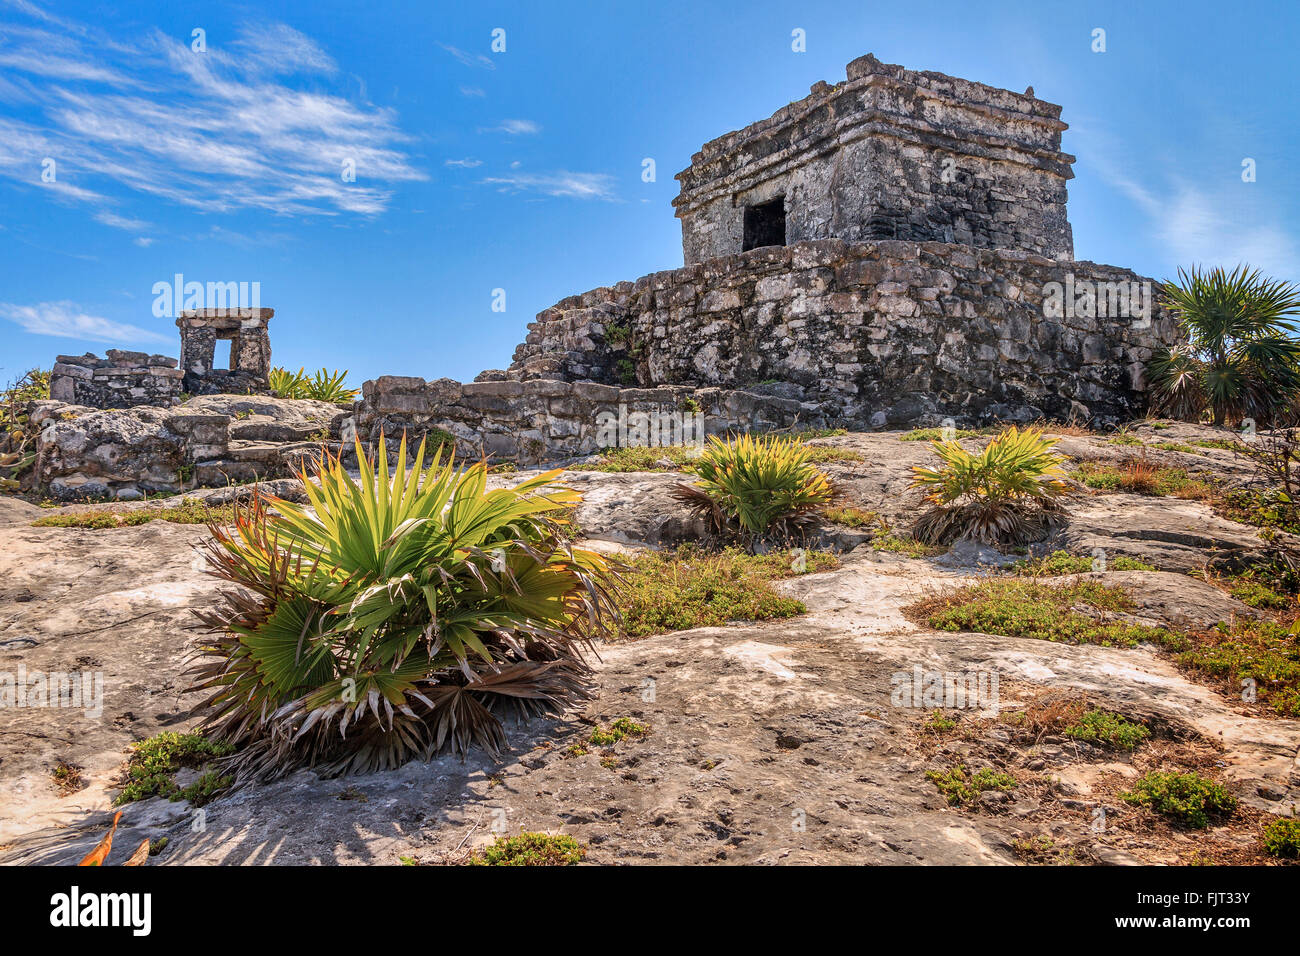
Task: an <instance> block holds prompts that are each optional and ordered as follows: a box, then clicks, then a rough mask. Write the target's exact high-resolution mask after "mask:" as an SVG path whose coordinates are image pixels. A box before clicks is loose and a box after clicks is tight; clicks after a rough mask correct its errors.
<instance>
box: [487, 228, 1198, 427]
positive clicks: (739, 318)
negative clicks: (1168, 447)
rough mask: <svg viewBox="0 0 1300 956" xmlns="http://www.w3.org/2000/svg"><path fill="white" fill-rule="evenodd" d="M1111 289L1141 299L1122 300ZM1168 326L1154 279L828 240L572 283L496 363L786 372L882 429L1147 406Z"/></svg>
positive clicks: (1106, 416) (852, 416)
mask: <svg viewBox="0 0 1300 956" xmlns="http://www.w3.org/2000/svg"><path fill="white" fill-rule="evenodd" d="M1054 283H1055V284H1057V285H1053V284H1054ZM1057 286H1059V288H1060V290H1061V292H1062V293H1063V294H1064V293H1065V292H1066V290H1067V289H1068V290H1069V291H1070V292H1072V293H1073V299H1072V302H1071V305H1072V306H1073V307H1072V308H1070V309H1068V310H1067V309H1060V310H1058V309H1054V308H1053V305H1054V301H1053V292H1054V291H1055V290H1056V288H1057ZM1085 291H1088V292H1089V294H1090V295H1091V306H1089V305H1088V300H1086V299H1085V296H1084V293H1085ZM1120 291H1123V292H1126V293H1128V292H1134V291H1135V292H1136V296H1134V297H1132V298H1129V297H1128V296H1125V298H1126V299H1128V301H1121V299H1120V296H1119V295H1118V293H1119V292H1120ZM1056 311H1060V312H1062V313H1065V314H1061V315H1055V314H1052V313H1054V312H1056ZM1175 338H1176V330H1175V323H1174V322H1173V320H1172V319H1171V317H1170V316H1169V314H1168V313H1167V312H1166V311H1165V310H1163V309H1162V308H1161V307H1160V306H1159V304H1158V303H1157V302H1156V301H1155V297H1154V289H1153V284H1152V283H1151V280H1148V279H1144V278H1143V277H1141V276H1138V275H1136V274H1135V273H1133V272H1130V271H1128V270H1126V269H1117V268H1114V267H1111V266H1103V265H1097V264H1096V263H1092V262H1068V263H1066V262H1060V261H1057V260H1054V259H1048V258H1046V257H1043V256H1038V255H1033V254H1030V253H1025V252H1019V251H1015V250H991V249H976V248H972V247H970V246H964V245H957V244H948V243H937V242H927V243H911V242H901V241H883V242H864V243H851V242H844V241H842V240H838V239H826V240H816V241H810V242H801V243H796V244H795V245H792V246H787V247H770V248H764V249H756V250H754V251H751V252H747V253H743V254H741V255H736V256H722V257H719V258H716V259H710V260H709V261H707V262H704V263H701V264H698V265H693V266H687V267H685V268H682V269H673V270H670V271H667V272H657V273H654V274H652V275H648V276H644V277H642V278H641V279H638V280H637V281H636V282H622V283H619V284H617V285H614V286H610V287H605V288H600V289H593V290H592V291H590V292H587V293H584V294H582V295H580V296H572V297H570V298H568V299H565V300H563V301H562V302H559V303H558V304H556V305H555V306H553V307H552V308H550V309H547V310H546V311H545V312H542V313H541V314H540V315H538V317H537V321H535V322H533V323H531V324H530V325H529V332H528V338H527V340H526V341H525V342H524V343H523V344H522V345H520V346H519V347H518V348H517V349H516V350H515V356H514V362H513V364H512V365H511V366H510V369H509V370H507V371H506V372H505V373H504V374H505V375H506V376H507V377H509V378H514V379H518V380H521V381H527V380H529V379H534V378H546V379H554V378H559V379H570V380H582V379H590V380H593V381H597V382H604V383H607V384H611V385H613V384H636V385H640V386H646V387H649V386H660V385H672V386H678V385H688V384H697V385H710V386H717V387H721V388H732V389H736V388H739V389H744V388H747V387H752V386H754V385H755V384H758V383H763V382H773V381H776V382H784V383H790V384H791V385H792V387H793V388H794V392H792V394H795V395H797V396H798V397H799V398H800V399H801V400H803V401H807V402H815V403H818V404H820V405H822V406H823V407H824V409H825V411H826V414H827V416H828V417H830V418H832V419H834V420H836V421H841V422H845V423H856V424H859V425H870V426H876V427H879V426H883V425H890V426H900V425H909V424H918V423H919V424H933V423H935V422H938V421H940V420H942V419H943V418H948V417H951V418H954V419H956V420H958V421H961V422H970V423H983V422H988V421H993V420H1033V419H1037V418H1042V417H1051V418H1058V419H1062V420H1069V419H1075V420H1079V421H1083V420H1089V419H1091V420H1094V421H1096V422H1097V423H1098V424H1104V423H1107V422H1111V423H1113V422H1118V421H1127V420H1128V419H1131V418H1133V417H1135V416H1137V415H1140V414H1141V413H1142V412H1143V410H1144V408H1143V403H1144V396H1143V387H1144V383H1143V380H1142V369H1143V365H1144V363H1145V362H1146V361H1147V360H1148V359H1149V358H1150V357H1151V354H1152V348H1153V346H1154V345H1155V344H1156V343H1160V342H1165V343H1168V342H1172V341H1173V340H1174V339H1175ZM488 377H492V376H491V374H490V373H489V375H488Z"/></svg>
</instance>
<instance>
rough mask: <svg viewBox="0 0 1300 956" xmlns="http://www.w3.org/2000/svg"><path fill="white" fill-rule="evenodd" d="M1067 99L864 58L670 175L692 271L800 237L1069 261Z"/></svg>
mask: <svg viewBox="0 0 1300 956" xmlns="http://www.w3.org/2000/svg"><path fill="white" fill-rule="evenodd" d="M1060 117H1061V107H1059V106H1056V105H1054V104H1052V103H1045V102H1043V101H1042V100H1040V99H1037V98H1036V97H1034V96H1033V93H1032V91H1027V92H1025V93H1024V94H1020V93H1012V92H1010V91H1009V90H999V89H996V88H994V87H991V86H985V85H984V84H983V83H972V82H970V81H968V80H960V79H957V78H955V77H951V76H945V75H944V74H942V73H929V72H917V71H914V70H907V69H904V68H903V67H901V66H896V65H893V64H888V63H881V62H880V61H879V60H877V59H876V58H875V57H873V56H871V55H870V54H868V55H867V56H864V57H860V58H859V59H857V60H854V61H853V62H852V63H850V64H849V65H848V69H847V79H846V80H845V81H844V82H840V83H837V84H835V85H834V86H831V85H830V84H828V83H825V82H819V83H817V84H816V85H815V86H813V88H812V92H811V94H810V95H809V96H807V97H805V98H804V99H802V100H799V101H798V102H796V103H791V104H790V105H788V106H786V107H783V108H782V109H780V110H778V111H777V112H776V113H774V114H773V115H772V116H771V117H769V118H768V119H765V120H762V121H760V122H757V123H754V124H753V125H751V126H747V127H745V128H744V129H742V130H739V131H737V132H733V133H728V134H727V135H725V136H721V137H719V138H717V139H715V140H713V141H711V142H709V143H706V144H705V145H704V147H703V149H702V150H701V151H700V152H698V153H696V154H695V155H694V156H693V157H692V159H691V165H690V167H689V168H688V169H686V170H683V171H682V172H680V173H678V174H677V179H678V181H680V183H681V194H680V195H679V196H678V197H677V198H676V199H675V200H674V201H673V205H674V206H675V207H676V209H677V216H678V217H679V218H680V219H681V221H682V247H683V250H684V253H685V259H686V265H688V266H690V265H694V264H696V263H698V262H703V261H705V260H706V259H712V258H716V257H718V256H730V255H735V254H737V253H739V252H745V251H747V250H749V249H754V248H758V247H760V246H771V245H786V244H788V243H794V242H800V241H803V240H806V239H828V238H839V239H847V240H850V241H861V240H868V239H907V240H912V241H918V242H931V241H932V242H946V243H960V244H962V245H968V246H975V247H977V248H982V249H1018V250H1021V251H1024V252H1032V253H1035V254H1037V255H1041V256H1046V257H1048V258H1052V259H1072V258H1073V257H1074V242H1073V238H1072V235H1071V231H1070V224H1069V221H1068V220H1067V219H1066V212H1065V200H1066V181H1067V180H1069V179H1070V178H1071V177H1072V176H1073V175H1074V174H1073V172H1072V171H1071V169H1070V166H1071V164H1072V163H1073V162H1074V157H1073V156H1070V155H1069V154H1067V153H1063V152H1061V131H1062V130H1064V129H1065V128H1066V124H1065V123H1062V122H1061V118H1060Z"/></svg>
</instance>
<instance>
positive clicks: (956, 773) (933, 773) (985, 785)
mask: <svg viewBox="0 0 1300 956" xmlns="http://www.w3.org/2000/svg"><path fill="white" fill-rule="evenodd" d="M925 778H926V779H927V780H931V781H933V782H934V785H935V786H936V787H938V788H939V792H940V793H942V794H943V795H944V796H945V797H946V798H947V800H948V803H949V804H951V805H952V806H959V805H961V804H963V803H969V802H970V801H971V800H974V799H975V798H976V797H978V796H979V795H980V794H981V793H983V792H984V791H985V790H1001V791H1003V792H1007V791H1010V790H1014V789H1015V788H1016V778H1015V777H1013V776H1011V775H1010V774H1008V773H1003V772H1001V771H999V770H994V769H993V768H992V767H984V768H983V769H981V770H977V771H975V773H974V774H971V772H970V771H969V770H967V769H966V765H965V764H961V763H958V764H954V765H953V766H951V767H949V768H948V769H947V770H946V771H942V772H940V771H938V770H927V771H926V772H925Z"/></svg>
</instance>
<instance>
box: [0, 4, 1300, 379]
mask: <svg viewBox="0 0 1300 956" xmlns="http://www.w3.org/2000/svg"><path fill="white" fill-rule="evenodd" d="M1098 28H1100V29H1102V30H1105V41H1106V51H1105V52H1104V53H1099V52H1094V51H1093V50H1092V46H1093V31H1094V30H1096V29H1098ZM196 29H200V30H202V31H203V39H204V41H205V42H204V45H205V49H204V50H203V51H201V52H199V51H195V50H194V49H193V48H192V47H193V45H194V36H195V35H194V30H196ZM495 29H501V30H504V31H505V51H504V52H493V51H492V49H491V44H492V32H493V30H495ZM795 29H802V30H803V31H805V34H806V38H807V39H806V51H805V52H794V51H793V50H792V49H791V32H792V30H795ZM1297 46H1300V4H1297V3H1294V2H1290V0H1288V2H1276V3H1268V4H1265V3H1249V2H1245V3H1237V4H1232V5H1228V4H1222V3H1209V2H1169V3H1153V2H1144V3H1133V2H1131V0H1130V2H1123V3H1088V2H1078V3H1044V2H1034V3H1005V4H998V3H971V2H966V0H962V2H934V3H926V2H913V3H907V4H899V3H880V2H864V0H857V2H837V3H831V2H797V3H775V2H763V0H756V2H747V3H743V4H740V3H732V4H722V3H704V2H662V0H661V2H656V3H651V4H647V3H622V2H607V3H565V2H558V0H547V2H545V3H525V2H517V3H513V4H492V3H485V4H465V3H456V4H451V3H433V2H430V0H420V2H410V3H406V2H373V3H369V4H356V3H354V2H350V0H349V2H342V0H315V2H311V3H277V2H261V3H257V4H246V5H245V4H220V3H193V4H177V3H133V2H129V0H122V2H116V3H113V4H105V3H101V2H94V3H91V2H76V0H70V2H60V3H53V2H40V0H0V382H2V381H8V380H9V379H12V378H15V377H16V376H17V375H18V374H20V373H21V372H22V371H23V370H24V369H26V368H29V367H32V366H38V365H39V366H43V367H48V366H49V365H50V363H51V362H52V360H53V357H54V355H55V354H57V353H80V352H83V351H87V350H90V351H96V352H99V353H100V354H102V353H103V350H104V349H105V348H108V347H112V346H114V345H116V346H119V347H123V348H138V349H144V350H147V351H160V352H164V353H166V354H170V355H175V354H176V352H177V348H178V339H177V336H176V330H175V327H174V325H173V321H172V319H170V318H167V317H162V318H159V317H155V316H154V314H153V310H152V304H153V298H154V296H153V291H152V290H153V286H154V284H155V283H157V282H160V281H168V282H169V281H171V280H172V277H173V276H174V275H175V274H176V273H182V274H183V275H184V276H185V277H186V279H187V280H198V281H202V282H207V281H221V282H225V281H244V282H259V283H260V287H261V304H262V305H264V306H271V307H274V308H275V309H276V317H275V319H274V320H273V322H272V324H271V338H272V346H273V349H274V356H275V360H276V361H277V363H278V364H284V365H290V366H293V367H295V368H296V367H297V366H299V365H305V366H308V367H309V368H316V367H321V366H329V367H331V368H348V369H350V370H351V375H350V379H351V380H352V381H353V383H354V384H360V382H361V381H362V380H363V379H365V378H372V377H374V376H376V375H380V374H385V373H388V374H403V375H421V376H424V377H426V378H435V377H439V376H449V377H452V378H459V379H470V378H472V377H473V376H474V375H475V374H476V373H478V372H479V371H480V370H482V369H484V368H503V367H505V366H506V365H507V364H508V363H509V361H510V355H511V351H512V350H513V348H514V346H515V344H516V343H517V342H519V341H520V340H521V339H522V337H523V335H524V332H525V325H526V323H527V322H529V321H530V320H531V319H532V318H533V316H534V314H535V313H537V312H539V311H541V310H542V309H544V308H546V307H547V306H549V305H551V304H553V303H554V302H556V301H557V300H559V299H561V298H563V297H565V296H567V295H570V294H573V293H576V292H582V291H585V290H587V289H590V288H593V287H596V286H599V285H605V284H609V283H613V282H616V281H619V280H621V279H635V278H637V277H638V276H641V275H644V274H646V273H648V272H653V271H656V270H659V269H667V268H673V267H676V266H679V265H681V244H680V237H681V233H680V227H679V225H678V221H677V220H676V219H675V218H674V217H673V215H672V207H671V206H670V201H671V200H672V198H673V197H674V196H675V195H676V185H677V184H676V182H675V180H674V179H673V175H674V174H675V173H677V172H678V171H680V170H681V169H683V168H684V167H685V166H686V165H687V164H688V163H689V162H690V157H691V154H692V153H693V152H695V151H696V150H698V149H699V147H700V146H701V145H702V144H703V143H704V142H705V141H706V140H709V139H712V138H713V137H715V136H718V135H720V134H722V133H725V132H727V131H729V130H733V129H737V128H739V127H741V126H744V125H747V124H748V123H751V122H753V121H755V120H758V119H761V118H763V117H766V116H768V115H770V114H771V113H772V112H774V111H775V110H776V109H778V108H780V107H781V106H783V105H784V104H786V103H788V102H790V101H791V100H794V99H798V98H801V97H802V96H804V95H806V93H807V91H808V87H809V86H810V85H811V84H813V83H814V82H816V81H818V80H823V79H824V80H827V81H829V82H832V83H834V82H836V81H837V80H841V79H843V78H844V66H845V64H846V63H848V61H850V60H852V59H854V58H855V57H857V56H860V55H861V54H864V53H868V52H870V53H874V54H875V55H876V56H877V57H879V58H880V59H882V60H884V61H886V62H890V63H902V64H904V65H905V66H907V67H910V68H913V69H920V70H938V71H941V72H945V73H950V74H953V75H956V76H961V77H964V78H968V79H973V80H979V81H981V82H984V83H989V84H992V85H995V86H1001V87H1006V88H1008V89H1012V90H1016V91H1021V90H1024V89H1025V87H1026V86H1029V85H1032V86H1033V87H1034V89H1035V91H1036V93H1037V94H1038V96H1040V97H1042V98H1043V99H1046V100H1050V101H1052V102H1055V103H1060V104H1063V106H1064V113H1063V114H1062V118H1063V119H1064V120H1065V121H1066V122H1068V123H1069V124H1070V129H1069V130H1067V131H1066V133H1065V136H1064V149H1065V150H1066V151H1067V152H1070V153H1073V154H1075V155H1077V156H1078V162H1077V163H1076V165H1075V175H1076V178H1075V179H1074V180H1072V181H1071V183H1070V186H1069V191H1070V206H1069V209H1070V218H1071V221H1072V223H1073V225H1074V237H1075V253H1076V256H1077V258H1079V259H1091V260H1094V261H1098V262H1105V263H1109V264H1114V265H1121V266H1127V267H1130V268H1134V269H1136V270H1137V271H1138V272H1140V273H1143V274H1145V275H1152V276H1155V277H1157V278H1163V277H1166V276H1168V275H1170V274H1172V273H1173V271H1174V270H1175V269H1176V267H1177V266H1179V265H1188V264H1190V263H1192V262H1198V263H1224V264H1235V263H1236V262H1237V261H1239V260H1243V259H1244V260H1246V261H1249V262H1251V263H1252V264H1254V265H1257V266H1260V267H1262V268H1264V269H1265V271H1266V272H1268V273H1270V274H1272V275H1274V276H1277V277H1279V278H1286V279H1292V280H1295V279H1300V268H1297V256H1298V250H1300V227H1297V223H1298V222H1300V190H1297V188H1296V183H1297V177H1298V175H1300V169H1298V168H1297V161H1296V157H1297V155H1298V154H1300V128H1298V124H1297V118H1298V114H1300V111H1298V110H1297V108H1296V103H1297V102H1298V99H1300V82H1298V81H1297V73H1296V68H1295V65H1294V63H1295V60H1294V57H1295V50H1296V48H1297ZM646 158H651V159H654V161H655V164H656V174H657V175H656V181H654V182H650V183H647V182H644V181H643V180H642V168H643V167H642V163H643V160H644V159H646ZM1246 158H1251V159H1253V160H1254V161H1255V169H1256V180H1255V181H1254V182H1243V181H1242V175H1241V174H1242V161H1243V159H1246ZM48 159H52V160H54V166H53V172H54V179H53V181H51V182H46V181H43V179H42V172H43V170H44V169H45V168H46V166H45V161H46V160H48ZM349 159H351V160H354V161H355V167H356V178H355V182H346V181H344V178H343V176H342V175H341V173H342V169H343V163H344V161H346V160H349ZM495 289H504V290H505V304H506V310H505V311H504V312H497V311H493V309H492V303H493V290H495Z"/></svg>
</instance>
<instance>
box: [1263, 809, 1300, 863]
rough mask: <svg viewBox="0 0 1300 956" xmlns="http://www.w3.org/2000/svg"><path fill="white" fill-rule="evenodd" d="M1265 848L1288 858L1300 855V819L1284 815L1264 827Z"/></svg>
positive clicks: (1291, 858) (1274, 854) (1276, 854)
mask: <svg viewBox="0 0 1300 956" xmlns="http://www.w3.org/2000/svg"><path fill="white" fill-rule="evenodd" d="M1264 849H1265V850H1267V851H1268V852H1269V853H1270V854H1272V855H1273V856H1278V857H1283V858H1284V859H1288V860H1294V859H1296V858H1297V857H1300V819H1296V818H1295V817H1283V818H1282V819H1280V820H1274V821H1273V822H1272V823H1270V824H1269V825H1268V826H1266V827H1264Z"/></svg>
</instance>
